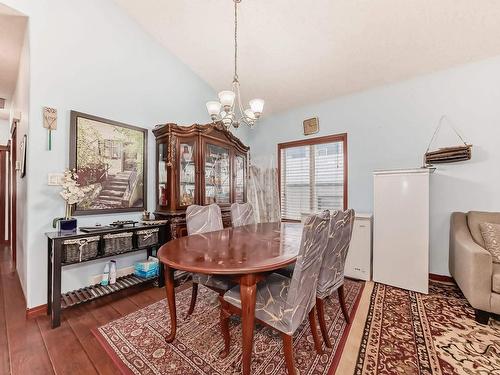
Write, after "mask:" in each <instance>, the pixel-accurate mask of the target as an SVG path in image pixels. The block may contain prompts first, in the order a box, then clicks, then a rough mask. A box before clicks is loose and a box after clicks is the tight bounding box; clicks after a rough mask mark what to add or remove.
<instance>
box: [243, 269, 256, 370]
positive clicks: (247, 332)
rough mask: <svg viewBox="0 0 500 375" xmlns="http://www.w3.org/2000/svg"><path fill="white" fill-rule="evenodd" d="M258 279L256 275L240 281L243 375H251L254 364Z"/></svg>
mask: <svg viewBox="0 0 500 375" xmlns="http://www.w3.org/2000/svg"><path fill="white" fill-rule="evenodd" d="M256 293H257V278H256V276H255V275H254V274H248V275H244V276H242V277H241V279H240V297H241V324H242V336H243V338H242V350H243V356H242V361H241V367H242V371H243V375H249V374H250V368H251V364H252V350H253V334H254V328H255V300H256V296H257V294H256Z"/></svg>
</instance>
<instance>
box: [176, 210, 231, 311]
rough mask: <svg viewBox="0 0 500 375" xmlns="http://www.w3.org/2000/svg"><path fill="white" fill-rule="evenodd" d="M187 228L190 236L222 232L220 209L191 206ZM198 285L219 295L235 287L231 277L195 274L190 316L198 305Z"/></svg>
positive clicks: (188, 211)
mask: <svg viewBox="0 0 500 375" xmlns="http://www.w3.org/2000/svg"><path fill="white" fill-rule="evenodd" d="M186 226H187V232H188V235H195V234H202V233H207V232H214V231H217V230H222V229H223V228H224V227H223V225H222V214H221V211H220V207H219V206H218V205H216V204H211V205H209V206H198V205H191V206H189V207H188V208H187V210H186ZM198 284H202V285H205V286H206V287H208V288H210V289H212V290H214V291H216V292H217V293H219V295H223V294H224V293H225V292H226V291H227V290H229V289H231V288H232V287H233V286H234V285H235V283H233V282H232V281H231V279H230V278H229V277H225V276H218V275H217V276H216V275H205V274H201V273H193V289H192V292H191V303H190V305H189V310H188V313H187V315H188V316H189V315H191V314H192V313H193V311H194V307H195V305H196V297H197V296H198Z"/></svg>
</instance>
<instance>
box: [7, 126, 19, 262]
mask: <svg viewBox="0 0 500 375" xmlns="http://www.w3.org/2000/svg"><path fill="white" fill-rule="evenodd" d="M9 143H10V150H9V157H10V160H9V163H8V164H9V177H8V182H9V184H8V186H9V191H8V197H9V208H8V212H9V216H8V217H9V219H10V220H8V221H7V225H8V228H9V240H10V241H9V242H10V250H11V254H12V262H13V263H14V267H16V266H17V263H16V259H17V256H16V255H17V246H16V244H17V242H16V236H17V179H16V160H17V122H16V121H14V122H13V123H12V129H11V133H10V142H9Z"/></svg>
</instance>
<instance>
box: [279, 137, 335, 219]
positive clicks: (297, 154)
mask: <svg viewBox="0 0 500 375" xmlns="http://www.w3.org/2000/svg"><path fill="white" fill-rule="evenodd" d="M280 152H281V155H280V184H281V218H282V219H288V220H301V217H302V215H303V214H310V213H314V212H318V211H321V210H325V209H330V210H333V209H343V207H344V167H345V166H344V143H343V139H341V140H338V141H333V142H327V143H318V144H309V145H301V146H293V144H292V145H290V147H287V146H286V144H284V145H281V150H280Z"/></svg>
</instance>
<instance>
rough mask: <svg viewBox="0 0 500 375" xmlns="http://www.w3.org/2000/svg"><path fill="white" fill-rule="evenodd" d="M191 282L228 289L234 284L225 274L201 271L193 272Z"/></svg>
mask: <svg viewBox="0 0 500 375" xmlns="http://www.w3.org/2000/svg"><path fill="white" fill-rule="evenodd" d="M193 282H195V283H198V284H202V285H205V286H208V287H212V288H216V289H220V290H229V289H231V288H232V287H234V286H235V285H236V283H234V282H233V281H232V280H231V278H229V277H227V276H222V275H204V274H201V273H193Z"/></svg>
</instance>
